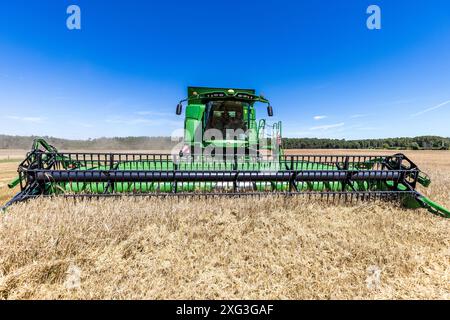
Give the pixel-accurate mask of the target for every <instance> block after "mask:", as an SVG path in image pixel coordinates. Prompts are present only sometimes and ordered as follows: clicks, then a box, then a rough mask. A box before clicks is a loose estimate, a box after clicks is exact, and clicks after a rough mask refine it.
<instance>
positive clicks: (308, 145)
mask: <svg viewBox="0 0 450 320" xmlns="http://www.w3.org/2000/svg"><path fill="white" fill-rule="evenodd" d="M283 147H284V148H285V149H409V150H449V149H450V138H443V137H438V136H420V137H414V138H386V139H361V140H345V139H318V138H284V139H283Z"/></svg>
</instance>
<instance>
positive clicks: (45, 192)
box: [4, 87, 450, 217]
mask: <svg viewBox="0 0 450 320" xmlns="http://www.w3.org/2000/svg"><path fill="white" fill-rule="evenodd" d="M183 104H184V105H185V121H184V129H185V134H184V138H183V141H182V145H180V146H179V147H178V148H177V150H176V152H172V153H171V154H149V153H116V152H114V153H111V152H108V153H99V152H59V151H58V150H57V149H56V148H55V147H53V146H51V145H49V144H48V143H47V142H46V141H44V140H43V139H36V140H35V141H34V143H33V147H32V150H31V151H30V152H29V153H28V154H27V157H26V159H25V160H24V161H23V162H22V163H21V164H20V165H19V168H18V174H19V176H18V178H17V179H15V180H14V181H13V182H11V183H10V185H9V187H10V188H14V187H16V186H18V185H20V192H19V193H18V194H17V195H16V196H15V197H14V198H13V199H11V200H10V201H9V202H8V203H7V204H6V205H5V206H4V208H6V207H7V206H9V205H11V204H13V203H15V202H18V201H24V200H27V199H31V198H36V197H40V196H65V197H100V196H103V197H112V196H125V195H127V196H128V195H131V196H192V195H193V196H243V195H266V194H278V195H287V196H293V195H306V196H311V197H312V196H314V197H319V198H322V199H326V200H331V201H333V200H338V201H349V202H352V201H364V200H375V199H386V200H397V201H401V202H402V203H403V204H404V205H405V206H406V207H409V208H419V207H422V208H427V209H428V210H430V211H431V212H433V213H435V214H438V215H441V216H445V217H449V216H450V212H449V211H448V210H446V209H445V208H443V207H441V206H439V205H438V204H436V203H434V202H432V201H431V200H430V199H428V198H426V197H425V196H423V195H422V194H421V193H420V192H419V191H418V190H417V189H416V187H417V186H418V185H419V184H420V185H422V186H424V187H427V186H428V185H429V184H430V179H429V178H428V176H427V175H426V174H424V173H423V172H421V171H420V170H419V168H418V167H417V166H416V165H415V164H414V163H413V162H412V161H411V160H409V159H408V158H407V157H406V156H405V155H403V154H395V155H389V156H370V155H367V156H366V155H291V154H284V151H283V148H282V139H281V137H282V126H281V122H277V123H275V124H273V125H271V126H269V125H268V124H267V123H266V121H265V120H259V121H257V118H256V110H257V109H258V108H259V107H260V105H266V106H267V113H268V115H269V116H272V115H273V109H272V106H271V105H270V103H269V101H268V100H267V99H266V98H265V97H263V96H261V95H256V93H255V90H252V89H228V88H205V87H189V88H188V97H187V98H186V99H185V100H182V101H180V103H179V104H178V105H177V108H176V113H177V114H178V115H181V114H182V112H183Z"/></svg>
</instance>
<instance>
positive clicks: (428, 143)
mask: <svg viewBox="0 0 450 320" xmlns="http://www.w3.org/2000/svg"><path fill="white" fill-rule="evenodd" d="M35 138H37V137H35V136H10V135H0V149H29V148H30V147H31V144H32V142H33V139H35ZM43 138H44V139H46V140H47V141H48V142H49V143H50V144H52V145H54V146H55V147H56V148H57V149H60V150H139V149H143V150H170V149H172V148H173V147H174V146H175V145H176V144H177V143H178V142H179V141H180V140H178V141H172V139H171V138H170V137H115V138H97V139H88V140H69V139H60V138H54V137H43ZM283 147H284V148H285V149H410V150H449V149H450V138H443V137H437V136H421V137H414V138H387V139H361V140H345V139H318V138H283Z"/></svg>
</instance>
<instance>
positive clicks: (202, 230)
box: [0, 150, 450, 299]
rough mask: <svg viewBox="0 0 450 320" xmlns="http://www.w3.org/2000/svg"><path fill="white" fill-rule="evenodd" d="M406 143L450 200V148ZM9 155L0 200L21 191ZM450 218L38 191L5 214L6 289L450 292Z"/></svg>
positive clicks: (306, 204) (198, 293) (290, 294)
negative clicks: (41, 194) (55, 195)
mask: <svg viewBox="0 0 450 320" xmlns="http://www.w3.org/2000/svg"><path fill="white" fill-rule="evenodd" d="M290 152H293V151H290ZM295 153H302V154H319V153H320V154H340V153H351V154H361V153H365V154H368V153H370V154H377V153H384V154H387V153H388V154H390V153H392V151H373V150H370V151H359V150H358V151H353V150H352V151H349V150H297V151H296V152H295ZM405 153H406V154H407V156H409V157H410V158H411V159H412V160H413V161H414V162H416V163H417V164H418V165H419V167H420V168H421V169H422V170H424V171H425V172H427V173H428V174H429V175H430V176H431V178H432V185H431V186H430V187H429V188H428V189H423V190H421V191H423V192H424V193H425V194H426V195H428V196H430V197H431V198H432V199H433V200H436V201H437V202H439V203H441V204H442V205H444V206H446V207H447V208H448V207H450V152H448V151H406V152H405ZM0 155H3V153H1V152H0ZM18 158H20V157H18ZM3 159H4V158H3ZM11 159H15V157H12V156H11V157H10V158H9V160H8V158H6V159H4V160H0V201H1V202H2V203H3V202H5V201H6V200H7V198H10V197H11V196H12V195H13V194H14V192H16V191H17V190H14V191H7V188H6V184H7V182H8V181H9V180H10V179H11V178H13V177H14V175H15V170H16V166H17V161H15V160H11ZM449 227H450V224H449V220H448V219H443V218H440V217H437V216H433V215H431V214H430V213H428V212H427V211H426V210H405V209H403V208H401V207H399V206H398V205H395V204H390V203H383V202H378V203H357V204H352V205H346V204H337V203H335V204H331V203H323V202H320V201H313V200H308V199H306V198H302V197H297V198H282V197H261V198H239V199H219V198H209V199H130V198H127V199H120V200H112V199H109V200H108V199H106V200H93V201H87V200H85V201H73V200H67V199H58V200H54V199H38V200H35V201H30V202H28V203H21V204H17V205H15V206H13V207H11V208H10V209H9V210H8V211H7V212H6V213H4V214H2V216H1V217H0V298H2V299H47V298H50V299H71V298H75V299H109V298H113V299H130V298H131V299H134V298H136V299H201V298H206V299H209V298H226V299H272V298H273V299H330V298H335V299H385V298H394V299H405V298H419V299H433V298H442V299H450V249H449V248H450V236H449V233H448V230H449Z"/></svg>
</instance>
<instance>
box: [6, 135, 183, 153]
mask: <svg viewBox="0 0 450 320" xmlns="http://www.w3.org/2000/svg"><path fill="white" fill-rule="evenodd" d="M35 138H37V137H35V136H8V135H0V149H30V147H31V145H32V142H33V140H34V139H35ZM42 138H44V139H45V140H46V141H47V142H48V143H50V144H51V145H54V146H55V147H56V148H57V149H59V150H139V149H147V150H170V149H171V148H172V147H174V146H175V145H176V144H177V143H178V142H177V141H172V139H171V138H170V137H115V138H98V139H88V140H69V139H60V138H54V137H42Z"/></svg>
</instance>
